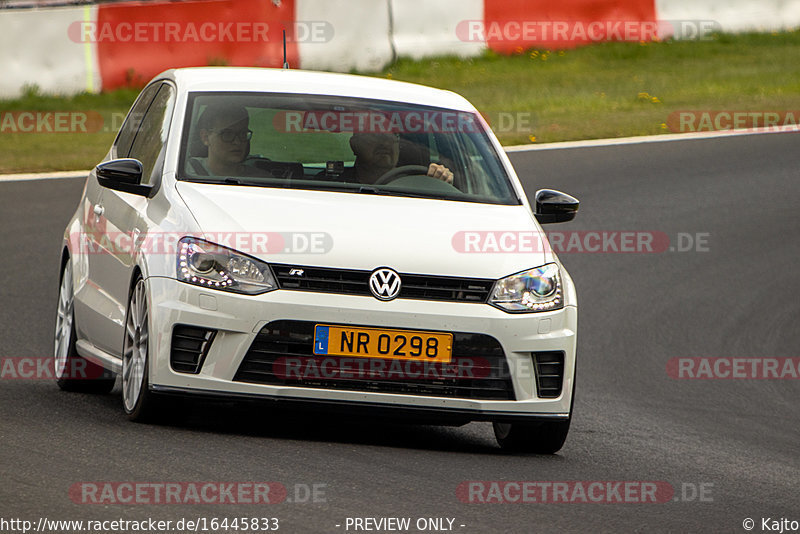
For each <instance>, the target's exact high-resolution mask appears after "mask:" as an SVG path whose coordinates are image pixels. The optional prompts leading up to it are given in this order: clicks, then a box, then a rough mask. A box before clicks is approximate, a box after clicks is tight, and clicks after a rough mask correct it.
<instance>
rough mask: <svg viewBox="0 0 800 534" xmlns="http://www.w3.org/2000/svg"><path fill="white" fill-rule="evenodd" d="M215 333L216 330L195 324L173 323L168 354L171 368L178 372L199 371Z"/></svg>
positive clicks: (192, 372) (195, 372) (194, 372)
mask: <svg viewBox="0 0 800 534" xmlns="http://www.w3.org/2000/svg"><path fill="white" fill-rule="evenodd" d="M216 333H217V331H216V330H209V329H205V328H199V327H196V326H189V325H184V324H179V325H175V328H173V330H172V345H171V350H170V355H169V364H170V366H171V367H172V369H173V370H174V371H177V372H179V373H191V374H197V373H199V372H200V368H201V367H203V360H205V357H206V354H208V349H209V348H211V343H212V341H214V336H215V335H216Z"/></svg>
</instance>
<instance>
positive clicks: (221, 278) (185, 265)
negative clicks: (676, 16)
mask: <svg viewBox="0 0 800 534" xmlns="http://www.w3.org/2000/svg"><path fill="white" fill-rule="evenodd" d="M178 280H180V281H181V282H186V283H189V284H194V285H198V286H201V287H208V288H211V289H220V290H224V291H233V292H235V293H245V294H248V295H256V294H258V293H266V292H267V291H272V290H273V289H277V288H278V284H277V283H276V282H275V277H273V276H272V270H271V269H270V268H269V265H267V264H266V263H264V262H263V261H260V260H257V259H255V258H251V257H249V256H245V255H244V254H241V253H239V252H236V251H235V250H231V249H229V248H227V247H223V246H221V245H215V244H214V243H209V242H208V241H203V240H202V239H196V238H194V237H184V238H183V239H181V240H180V242H179V243H178Z"/></svg>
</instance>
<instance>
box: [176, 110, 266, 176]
mask: <svg viewBox="0 0 800 534" xmlns="http://www.w3.org/2000/svg"><path fill="white" fill-rule="evenodd" d="M249 123H250V117H249V115H248V113H247V110H246V109H245V108H244V107H243V106H239V105H236V104H228V103H223V104H219V103H214V104H210V105H209V106H208V107H207V108H206V109H205V111H203V114H202V115H200V119H199V120H198V122H197V126H198V130H199V134H200V141H201V142H202V143H203V144H204V145H205V146H206V147H208V157H207V158H191V160H190V161H189V163H190V165H191V166H192V168H193V170H194V171H195V172H196V173H197V174H200V175H214V176H260V173H259V172H258V170H257V169H255V168H254V167H251V166H250V165H246V164H245V163H244V160H245V159H247V156H248V155H249V154H250V138H251V137H252V136H253V132H252V131H250V129H249Z"/></svg>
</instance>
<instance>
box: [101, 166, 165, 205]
mask: <svg viewBox="0 0 800 534" xmlns="http://www.w3.org/2000/svg"><path fill="white" fill-rule="evenodd" d="M95 170H96V172H97V181H98V182H99V183H100V185H102V186H103V187H107V188H109V189H114V190H116V191H124V192H126V193H133V194H134V195H142V196H145V197H147V196H150V193H151V191H152V190H153V186H152V185H149V184H143V183H142V171H143V170H144V169H143V167H142V162H141V161H139V160H138V159H130V158H125V159H113V160H111V161H106V162H105V163H101V164H99V165H98V166H97V167H95Z"/></svg>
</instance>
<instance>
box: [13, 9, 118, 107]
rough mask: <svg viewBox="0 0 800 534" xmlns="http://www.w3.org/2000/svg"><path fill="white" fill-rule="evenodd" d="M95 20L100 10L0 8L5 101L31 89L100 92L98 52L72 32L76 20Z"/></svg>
mask: <svg viewBox="0 0 800 534" xmlns="http://www.w3.org/2000/svg"><path fill="white" fill-rule="evenodd" d="M95 19H97V7H96V6H85V7H60V8H49V9H31V10H27V9H19V10H6V11H3V10H0V66H2V75H0V98H8V97H14V96H18V95H19V94H20V93H21V92H22V90H23V88H24V86H26V85H36V86H38V87H39V89H41V91H42V92H45V93H51V94H75V93H79V92H81V91H90V92H93V91H98V90H99V89H100V88H101V86H102V85H101V80H100V78H99V77H98V76H97V73H98V67H97V48H96V47H93V46H91V45H84V44H83V43H78V42H75V41H72V40H71V39H70V38H69V35H68V33H67V28H68V27H69V25H70V24H72V23H73V22H74V21H83V20H87V21H89V20H95Z"/></svg>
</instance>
